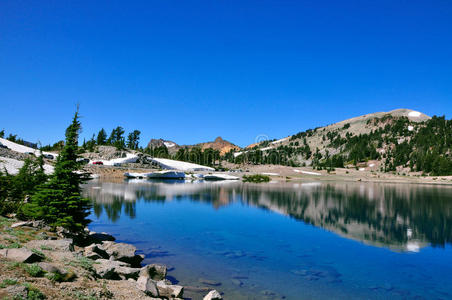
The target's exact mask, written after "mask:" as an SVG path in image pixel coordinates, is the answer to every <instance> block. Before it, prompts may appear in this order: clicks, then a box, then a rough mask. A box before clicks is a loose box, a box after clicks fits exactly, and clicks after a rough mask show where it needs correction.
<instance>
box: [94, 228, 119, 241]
mask: <svg viewBox="0 0 452 300" xmlns="http://www.w3.org/2000/svg"><path fill="white" fill-rule="evenodd" d="M89 238H90V239H91V240H92V241H93V242H94V243H101V242H106V241H115V240H116V239H115V237H114V236H112V235H110V234H108V233H105V232H101V233H98V232H94V231H91V232H90V233H89Z"/></svg>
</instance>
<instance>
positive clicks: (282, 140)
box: [272, 137, 289, 144]
mask: <svg viewBox="0 0 452 300" xmlns="http://www.w3.org/2000/svg"><path fill="white" fill-rule="evenodd" d="M288 139H289V137H285V138H283V139H280V140H277V141H274V142H272V144H279V143H282V142H284V141H287V140H288Z"/></svg>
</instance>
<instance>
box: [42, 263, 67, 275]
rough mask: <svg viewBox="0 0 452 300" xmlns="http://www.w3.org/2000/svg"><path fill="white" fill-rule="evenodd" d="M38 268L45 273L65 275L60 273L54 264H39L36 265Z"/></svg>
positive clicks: (62, 272)
mask: <svg viewBox="0 0 452 300" xmlns="http://www.w3.org/2000/svg"><path fill="white" fill-rule="evenodd" d="M38 266H39V267H41V269H43V270H44V271H46V272H47V273H56V274H66V272H65V271H62V270H61V269H60V268H58V267H57V266H55V265H54V264H51V263H48V262H40V263H39V264H38Z"/></svg>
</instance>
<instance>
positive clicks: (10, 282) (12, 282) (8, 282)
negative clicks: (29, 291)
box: [0, 278, 17, 289]
mask: <svg viewBox="0 0 452 300" xmlns="http://www.w3.org/2000/svg"><path fill="white" fill-rule="evenodd" d="M16 284H17V280H16V279H10V278H7V279H4V280H3V281H2V283H0V288H2V289H3V288H5V287H7V286H10V285H16Z"/></svg>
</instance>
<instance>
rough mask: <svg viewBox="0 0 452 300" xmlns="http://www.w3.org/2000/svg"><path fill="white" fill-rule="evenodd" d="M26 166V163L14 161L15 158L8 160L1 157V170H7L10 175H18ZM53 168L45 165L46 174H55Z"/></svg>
mask: <svg viewBox="0 0 452 300" xmlns="http://www.w3.org/2000/svg"><path fill="white" fill-rule="evenodd" d="M23 165H24V162H23V161H21V160H17V159H13V158H7V157H0V170H1V171H3V170H4V169H6V171H7V172H8V173H9V174H12V175H14V174H17V173H18V172H19V169H20V168H22V166H23ZM53 170H54V168H53V166H51V165H44V172H45V173H46V174H51V173H53Z"/></svg>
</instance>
